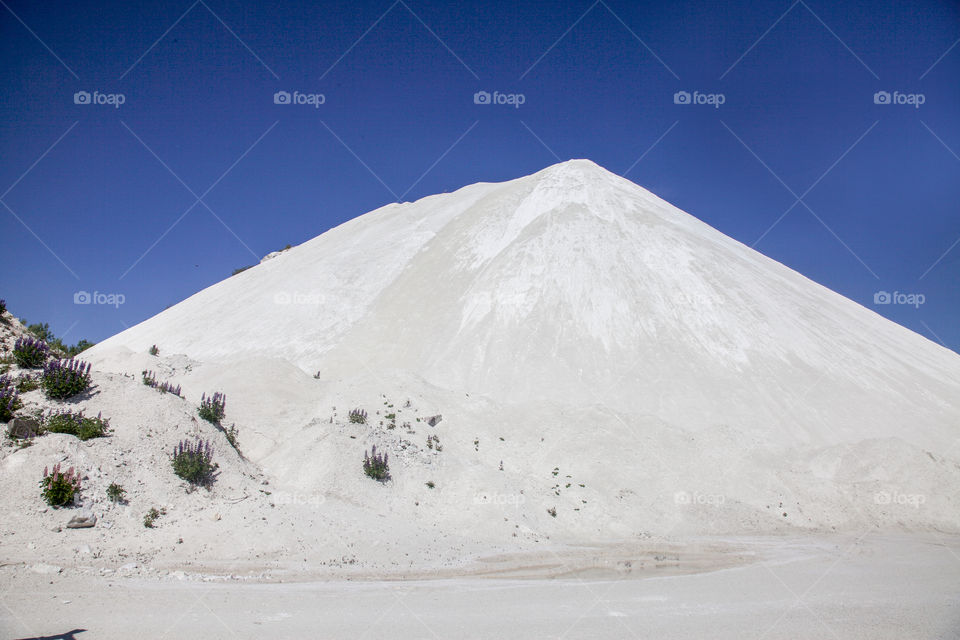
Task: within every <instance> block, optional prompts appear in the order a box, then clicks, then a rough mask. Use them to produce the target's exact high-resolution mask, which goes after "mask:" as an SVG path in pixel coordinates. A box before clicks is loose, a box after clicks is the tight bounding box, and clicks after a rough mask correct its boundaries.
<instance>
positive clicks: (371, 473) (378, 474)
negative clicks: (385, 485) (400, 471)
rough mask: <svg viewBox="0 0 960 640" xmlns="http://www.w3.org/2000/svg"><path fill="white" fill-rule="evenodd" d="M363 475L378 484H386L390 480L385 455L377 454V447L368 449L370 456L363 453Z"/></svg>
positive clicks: (388, 466)
mask: <svg viewBox="0 0 960 640" xmlns="http://www.w3.org/2000/svg"><path fill="white" fill-rule="evenodd" d="M363 473H364V474H366V476H367V477H368V478H373V479H374V480H377V481H379V482H386V481H387V480H389V479H390V465H389V464H388V462H387V454H385V453H384V454H380V453H377V446H376V445H374V446H373V447H371V448H370V455H369V456H368V455H367V452H366V451H364V453H363Z"/></svg>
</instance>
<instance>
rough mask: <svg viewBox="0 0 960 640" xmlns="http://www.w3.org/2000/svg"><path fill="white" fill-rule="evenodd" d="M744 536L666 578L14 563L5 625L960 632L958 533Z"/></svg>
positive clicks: (337, 630)
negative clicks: (706, 564) (379, 574)
mask: <svg viewBox="0 0 960 640" xmlns="http://www.w3.org/2000/svg"><path fill="white" fill-rule="evenodd" d="M745 542H746V543H748V544H752V546H753V548H755V549H756V552H757V561H756V562H753V563H751V564H748V565H744V566H738V567H734V568H729V569H722V570H719V571H713V572H709V573H699V574H688V575H672V576H662V577H661V576H657V575H655V574H650V573H646V574H644V575H647V576H651V577H638V574H637V573H636V572H634V573H632V574H630V575H629V576H627V577H623V578H612V577H610V576H609V575H608V576H607V577H605V578H602V579H594V578H587V577H582V578H580V577H573V578H563V579H526V580H522V579H499V578H497V579H489V578H456V579H446V580H422V581H406V582H405V581H390V582H376V581H361V582H348V581H327V582H303V583H282V584H277V583H273V584H264V583H245V584H238V583H235V582H223V581H221V580H215V581H210V582H204V581H203V579H202V578H201V577H199V576H192V577H191V576H188V577H187V578H185V579H178V578H175V577H172V576H170V577H167V578H164V579H155V580H148V579H143V578H128V579H123V578H117V577H114V578H111V579H106V578H102V577H99V576H90V575H82V574H77V573H71V572H70V571H67V572H65V573H64V574H52V575H42V574H37V573H35V572H33V571H29V570H19V571H18V570H15V568H13V567H4V568H3V569H2V571H3V573H2V574H0V577H2V578H3V580H2V581H3V582H4V583H5V584H6V585H7V586H8V587H9V589H7V590H6V594H5V595H4V597H3V603H4V605H5V606H4V607H3V608H0V629H2V630H3V631H2V635H3V637H7V638H32V637H50V636H54V637H68V638H69V637H71V636H70V635H66V636H60V635H58V634H67V633H68V632H70V631H74V634H73V637H75V638H77V639H78V640H99V639H101V638H132V637H143V638H199V637H203V638H267V637H269V638H346V637H390V638H520V637H523V638H570V639H574V638H758V639H760V638H762V639H764V640H774V639H784V640H786V639H790V640H794V639H797V638H843V639H847V638H870V639H877V638H891V639H892V638H898V639H899V638H914V639H921V638H942V639H947V638H957V637H960V539H958V538H955V537H951V538H948V537H941V536H881V535H879V534H870V535H866V536H864V537H862V538H859V539H858V538H850V537H846V538H815V537H809V538H789V539H777V540H770V539H766V540H763V539H761V540H753V541H745V540H737V541H736V543H737V544H744V543H745ZM78 629H84V630H85V631H76V630H78Z"/></svg>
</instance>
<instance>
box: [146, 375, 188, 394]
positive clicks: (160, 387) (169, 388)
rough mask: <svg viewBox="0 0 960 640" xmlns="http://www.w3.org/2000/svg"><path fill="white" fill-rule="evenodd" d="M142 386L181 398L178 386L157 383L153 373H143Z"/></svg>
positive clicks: (169, 383) (170, 383) (168, 383)
mask: <svg viewBox="0 0 960 640" xmlns="http://www.w3.org/2000/svg"><path fill="white" fill-rule="evenodd" d="M143 384H145V385H147V386H148V387H153V388H154V389H156V390H157V391H159V392H160V393H172V394H173V395H175V396H177V397H182V396H181V395H180V385H177V386H173V383H172V382H157V377H156V376H155V375H154V374H153V371H144V372H143Z"/></svg>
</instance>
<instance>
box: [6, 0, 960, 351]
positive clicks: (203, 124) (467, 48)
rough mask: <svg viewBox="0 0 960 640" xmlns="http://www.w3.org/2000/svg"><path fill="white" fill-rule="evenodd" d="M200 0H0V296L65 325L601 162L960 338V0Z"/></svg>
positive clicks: (778, 253) (97, 324)
mask: <svg viewBox="0 0 960 640" xmlns="http://www.w3.org/2000/svg"><path fill="white" fill-rule="evenodd" d="M191 2H192V0H183V1H180V2H157V3H149V4H143V5H140V4H137V3H129V2H123V3H114V4H111V3H97V4H93V3H84V2H76V3H63V4H57V5H52V4H49V3H37V2H22V1H16V0H2V1H0V60H2V64H0V86H3V87H4V90H3V96H4V98H3V100H2V102H0V238H2V242H3V251H2V253H0V268H2V273H3V279H2V283H0V297H3V298H5V299H6V300H7V304H8V307H9V308H10V309H11V311H13V312H14V313H15V314H17V315H18V316H22V317H26V318H27V319H28V320H30V321H45V322H49V323H50V325H51V328H52V329H53V331H54V332H55V333H57V334H58V335H63V336H64V338H65V341H67V342H76V341H77V340H79V339H80V338H87V339H90V340H94V341H98V340H102V339H104V338H106V337H108V336H110V335H112V334H114V333H117V332H119V331H121V330H123V329H124V328H125V327H126V326H132V325H133V324H135V323H137V322H139V321H141V320H143V319H146V318H148V317H150V316H152V315H154V314H156V313H158V312H160V311H162V310H163V309H164V308H166V307H168V306H170V305H172V304H175V303H176V302H178V301H180V300H182V299H184V298H186V297H188V296H189V295H191V294H193V293H194V292H196V291H198V290H200V289H202V288H204V287H207V286H209V285H211V284H213V283H215V282H217V281H219V280H221V279H223V278H224V277H227V276H228V275H229V274H230V273H231V271H232V270H233V269H234V268H237V267H241V266H244V265H248V264H252V263H254V262H256V261H257V260H258V259H259V257H260V256H262V255H264V254H266V253H268V252H270V251H272V250H275V249H278V248H280V247H282V246H284V245H286V244H288V243H292V244H299V243H301V242H304V241H306V240H308V239H309V238H311V237H314V236H316V235H318V234H320V233H322V232H323V231H325V230H327V229H329V228H330V227H332V226H335V225H337V224H340V223H342V222H344V221H346V220H348V219H350V218H353V217H356V216H358V215H360V214H362V213H365V212H367V211H369V210H371V209H374V208H376V207H379V206H382V205H384V204H387V203H389V202H393V201H396V200H398V199H402V200H414V199H417V198H419V197H422V196H425V195H430V194H433V193H438V192H443V191H451V190H454V189H456V188H458V187H461V186H463V185H466V184H470V183H473V182H478V181H501V180H508V179H512V178H516V177H519V176H522V175H527V174H529V173H533V172H534V171H537V170H539V169H541V168H543V167H545V166H547V165H549V164H553V163H555V162H557V161H558V160H566V159H569V158H590V159H592V160H594V161H595V162H597V163H598V164H600V165H602V166H604V167H606V168H607V169H609V170H611V171H613V172H615V173H618V174H621V175H626V177H628V178H629V179H631V180H633V181H634V182H637V183H638V184H640V185H642V186H644V187H646V188H648V189H650V190H651V191H653V192H654V193H656V194H658V195H660V196H661V197H663V198H665V199H667V200H669V201H670V202H672V203H674V204H676V205H677V206H679V207H681V208H682V209H684V210H686V211H688V212H690V213H692V214H693V215H695V216H697V217H698V218H700V219H702V220H704V221H706V222H707V223H709V224H711V225H712V226H714V227H716V228H717V229H719V230H720V231H722V232H724V233H726V234H728V235H730V236H732V237H734V238H736V239H738V240H740V241H741V242H744V243H746V244H748V245H751V246H755V248H756V249H757V250H759V251H761V252H763V253H764V254H766V255H768V256H770V257H772V258H774V259H776V260H778V261H780V262H783V263H784V264H786V265H788V266H790V267H791V268H793V269H795V270H797V271H799V272H801V273H803V274H804V275H806V276H808V277H809V278H811V279H813V280H815V281H817V282H820V283H822V284H824V285H826V286H827V287H829V288H831V289H834V290H835V291H838V292H840V293H841V294H843V295H845V296H847V297H849V298H851V299H853V300H856V301H858V302H860V303H861V304H864V305H865V306H868V307H870V308H872V309H874V310H876V311H877V312H879V313H881V314H883V315H884V316H886V317H888V318H891V319H893V320H895V321H896V322H899V323H901V324H903V325H905V326H907V327H909V328H911V329H913V330H915V331H917V332H918V333H921V334H923V335H925V336H927V337H929V338H930V339H932V340H936V341H938V342H941V343H942V344H945V345H946V346H948V347H949V348H951V349H954V350H960V325H958V323H957V322H956V320H957V317H958V312H960V287H958V284H960V243H958V241H960V215H958V214H960V211H958V208H960V117H958V116H960V82H958V81H957V80H958V78H960V44H958V43H960V6H958V5H957V3H955V2H922V1H918V2H912V3H900V2H897V3H894V2H883V1H880V2H877V1H870V2H823V1H821V0H802V1H797V2H793V3H791V2H790V1H785V2H739V3H738V2H732V3H728V2H702V1H698V2H683V1H680V2H671V3H627V2H621V1H619V0H602V1H597V2H591V1H585V2H557V3H550V2H544V3H519V4H518V3H512V2H511V3H499V2H488V1H485V2H479V1H476V2H469V1H467V2H458V3H449V2H448V3H444V2H437V1H434V0H397V1H396V2H393V3H391V2H390V0H387V1H384V2H363V1H361V2H349V3H346V2H345V3H339V4H332V3H322V4H315V3H307V2H280V3H254V2H248V3H241V2H225V1H223V0H197V1H196V2H194V3H193V4H191ZM82 92H86V94H84V93H82ZM278 92H287V93H289V94H290V95H291V101H293V100H294V99H297V98H299V99H300V100H302V101H304V102H306V103H305V104H275V101H274V97H275V94H277V93H278ZM294 92H298V93H294ZM478 92H487V93H489V94H490V95H491V101H490V102H491V103H483V98H484V96H483V94H481V95H480V101H481V103H480V104H477V103H476V100H475V96H476V94H477V93H478ZM494 92H497V93H496V94H494ZM684 92H685V93H684ZM878 92H886V93H878ZM87 94H89V101H88V98H87ZM687 94H689V100H688V98H687ZM320 95H322V98H317V97H309V96H320ZM494 96H496V97H497V98H498V99H500V100H503V101H504V102H505V103H504V104H495V103H493V97H494ZM283 98H284V95H283V94H282V93H281V94H280V99H281V101H282V99H283ZM320 100H322V101H323V103H322V104H319V105H313V104H309V102H311V101H313V102H319V101H320ZM120 101H122V104H119V105H117V104H116V103H117V102H120ZM520 101H522V104H519V105H517V104H511V103H516V102H520ZM97 102H100V103H101V104H97ZM698 103H699V104H698ZM718 103H721V104H718ZM917 103H921V104H917ZM78 291H88V292H91V293H93V292H98V293H100V294H107V295H109V294H119V295H121V296H123V304H120V305H115V304H114V305H111V304H109V302H116V301H117V300H118V299H119V298H116V297H115V298H112V299H111V298H107V297H104V296H101V297H100V299H99V300H96V301H94V302H104V303H107V304H74V295H75V294H76V293H77V292H78ZM881 291H886V292H889V293H891V294H893V293H894V292H899V293H900V294H919V296H922V298H920V297H917V296H916V295H915V297H914V298H906V297H904V296H903V295H901V296H899V297H897V298H894V299H893V300H892V303H891V304H875V295H876V294H877V293H878V292H881ZM921 299H922V304H907V302H917V301H918V300H921ZM898 302H901V303H904V304H898Z"/></svg>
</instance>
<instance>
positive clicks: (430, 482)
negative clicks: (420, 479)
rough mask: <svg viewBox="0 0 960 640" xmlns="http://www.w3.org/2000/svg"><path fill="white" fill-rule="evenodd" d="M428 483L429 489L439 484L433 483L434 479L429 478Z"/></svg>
mask: <svg viewBox="0 0 960 640" xmlns="http://www.w3.org/2000/svg"><path fill="white" fill-rule="evenodd" d="M426 485H427V489H433V488H434V487H435V486H437V485H435V484H434V483H433V480H427V482H426Z"/></svg>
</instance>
